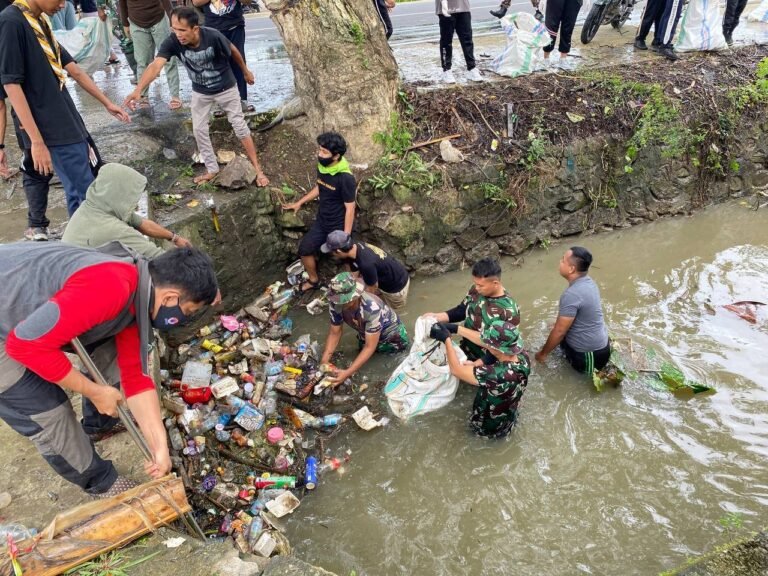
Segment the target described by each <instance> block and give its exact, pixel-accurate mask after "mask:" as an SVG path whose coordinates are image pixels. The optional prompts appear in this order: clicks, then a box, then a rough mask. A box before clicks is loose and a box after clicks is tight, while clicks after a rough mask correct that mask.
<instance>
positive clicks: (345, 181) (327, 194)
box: [283, 132, 357, 292]
mask: <svg viewBox="0 0 768 576" xmlns="http://www.w3.org/2000/svg"><path fill="white" fill-rule="evenodd" d="M317 145H318V146H319V148H318V150H317V184H316V185H315V187H314V188H312V190H310V191H309V193H308V194H305V195H304V196H303V197H302V198H300V199H299V200H298V201H296V202H293V203H291V204H283V210H293V211H294V212H298V210H299V208H301V207H302V205H304V204H306V203H307V202H310V201H312V200H314V199H315V198H318V197H319V198H320V205H319V206H318V208H317V217H316V218H315V221H314V222H313V223H312V227H311V228H310V229H309V232H307V233H306V234H305V235H304V237H303V238H302V239H301V241H300V242H299V257H300V258H301V262H302V264H304V269H305V270H306V271H307V276H308V277H309V278H308V280H307V281H306V282H305V283H304V284H302V286H301V291H302V292H308V291H310V290H313V289H315V288H317V287H318V286H320V278H319V276H318V275H317V260H316V258H315V254H316V253H317V251H318V250H319V249H320V246H322V245H323V243H324V242H325V240H326V238H327V236H328V234H330V233H331V232H333V231H334V230H343V231H344V232H346V233H347V234H352V225H353V224H354V222H355V196H356V194H357V184H356V182H355V177H354V176H353V175H352V171H351V170H350V169H349V162H347V159H346V158H344V154H345V153H346V151H347V142H346V141H345V140H344V138H343V137H342V136H341V134H337V133H336V132H324V133H322V134H320V136H318V137H317Z"/></svg>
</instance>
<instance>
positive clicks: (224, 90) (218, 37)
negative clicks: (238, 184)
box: [125, 7, 269, 186]
mask: <svg viewBox="0 0 768 576" xmlns="http://www.w3.org/2000/svg"><path fill="white" fill-rule="evenodd" d="M199 22H200V19H199V16H198V15H197V12H195V9H194V8H191V7H181V8H176V9H174V11H173V16H172V18H171V28H173V34H171V35H170V36H168V38H166V39H165V41H164V42H163V43H162V44H161V45H160V49H159V50H158V51H157V58H155V59H154V61H153V62H152V64H150V65H149V66H148V67H147V69H146V70H145V71H144V74H142V75H141V78H140V79H139V84H138V85H137V86H136V89H135V90H134V91H133V92H131V93H130V94H129V95H128V96H127V97H126V99H125V106H126V107H128V108H130V109H131V110H135V109H136V107H137V106H138V105H139V102H140V98H141V91H142V90H144V89H145V88H146V87H147V86H149V85H150V84H152V82H153V81H154V80H155V78H157V77H158V75H159V74H160V72H161V71H162V69H163V66H164V65H165V63H166V62H167V61H168V60H170V59H171V57H173V56H177V57H178V58H179V60H181V62H182V63H183V64H184V67H185V68H186V69H187V73H188V74H189V79H190V80H191V81H192V131H193V132H194V134H195V141H196V142H197V149H198V151H199V152H200V156H202V157H203V162H204V163H205V169H206V171H207V173H206V174H203V175H202V176H198V177H197V178H195V183H196V184H200V183H202V182H207V181H208V180H213V179H214V178H215V177H216V175H217V174H218V173H219V164H218V162H217V161H216V153H215V152H214V150H213V144H211V134H210V131H209V129H208V128H209V127H208V123H209V121H210V114H211V107H212V106H213V105H214V103H216V104H218V105H219V106H220V107H221V109H222V110H224V112H226V113H227V119H228V120H229V123H230V124H231V125H232V128H233V129H234V130H235V135H236V136H237V137H238V138H239V139H240V143H241V144H242V145H243V148H245V153H246V154H247V155H248V160H250V161H251V164H253V167H254V168H255V169H256V184H257V185H258V186H267V185H268V184H269V179H268V178H267V177H266V176H265V175H264V172H263V171H262V170H261V165H260V164H259V157H258V156H257V155H256V146H255V145H254V143H253V139H252V138H251V129H250V128H248V123H247V122H246V121H245V116H244V115H243V109H242V107H241V104H240V94H239V92H238V91H237V82H236V81H235V75H234V74H232V68H231V66H230V63H229V62H230V59H232V60H234V61H235V63H236V64H237V65H238V66H240V69H241V70H242V71H243V75H244V76H245V81H246V82H248V84H253V83H254V79H253V74H252V73H251V71H250V70H248V68H247V67H246V65H245V61H244V60H243V56H242V54H240V52H239V51H238V50H237V48H235V46H234V45H233V44H232V43H231V42H230V41H229V40H227V39H226V38H225V37H224V35H223V34H222V33H221V32H219V31H218V30H214V29H213V28H206V27H204V26H200V25H199Z"/></svg>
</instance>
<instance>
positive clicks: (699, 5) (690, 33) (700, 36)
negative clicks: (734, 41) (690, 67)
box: [675, 0, 728, 52]
mask: <svg viewBox="0 0 768 576" xmlns="http://www.w3.org/2000/svg"><path fill="white" fill-rule="evenodd" d="M726 48H728V44H727V43H726V42H725V36H723V14H722V12H721V11H720V2H719V0H691V1H690V2H689V3H688V7H687V8H686V9H685V13H684V14H683V19H682V22H681V23H680V35H679V36H678V37H677V41H676V42H675V50H677V51H678V52H690V51H693V50H697V51H702V52H710V51H713V50H725V49H726Z"/></svg>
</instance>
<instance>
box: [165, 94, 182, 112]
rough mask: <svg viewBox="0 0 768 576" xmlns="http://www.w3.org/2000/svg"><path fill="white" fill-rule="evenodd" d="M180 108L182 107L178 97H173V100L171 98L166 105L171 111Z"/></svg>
mask: <svg viewBox="0 0 768 576" xmlns="http://www.w3.org/2000/svg"><path fill="white" fill-rule="evenodd" d="M181 107H182V103H181V98H179V97H178V96H174V97H173V98H171V101H170V102H169V103H168V108H170V109H171V110H178V109H179V108H181Z"/></svg>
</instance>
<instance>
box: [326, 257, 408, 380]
mask: <svg viewBox="0 0 768 576" xmlns="http://www.w3.org/2000/svg"><path fill="white" fill-rule="evenodd" d="M328 300H329V301H330V308H329V312H330V317H331V328H330V330H329V332H328V339H327V340H326V343H325V350H323V356H322V358H321V360H320V361H321V363H326V362H328V361H329V360H330V359H331V356H332V355H333V353H334V352H335V351H336V347H337V346H338V345H339V340H340V339H341V334H342V329H343V325H344V324H347V325H348V326H350V327H351V328H353V329H354V330H356V331H357V341H358V346H359V348H360V352H359V353H358V355H357V358H355V360H354V361H353V362H352V364H350V366H349V368H347V369H346V370H339V372H338V373H337V374H336V376H335V378H334V380H335V382H337V383H341V382H344V380H346V379H347V378H349V377H350V376H352V374H354V373H355V372H357V371H358V370H359V369H360V368H362V367H363V365H364V364H365V363H366V362H367V361H368V360H369V359H370V358H371V356H373V354H374V353H375V352H385V353H393V352H401V351H403V350H405V349H406V348H407V347H408V344H409V341H408V333H407V332H406V330H405V325H404V324H403V322H402V321H401V320H400V317H399V316H398V315H397V313H396V312H395V311H394V310H392V309H391V308H390V307H389V306H387V305H386V304H385V303H384V302H383V301H382V300H381V299H380V298H379V297H378V296H376V295H375V294H371V293H370V292H366V291H365V290H364V288H363V285H362V284H358V283H357V281H356V280H355V277H354V276H353V275H352V274H351V273H350V272H342V273H341V274H337V275H336V276H334V277H333V279H332V280H331V281H330V282H329V284H328Z"/></svg>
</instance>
